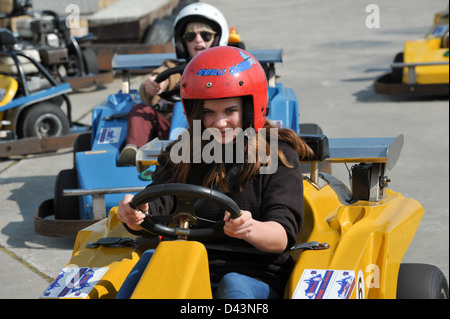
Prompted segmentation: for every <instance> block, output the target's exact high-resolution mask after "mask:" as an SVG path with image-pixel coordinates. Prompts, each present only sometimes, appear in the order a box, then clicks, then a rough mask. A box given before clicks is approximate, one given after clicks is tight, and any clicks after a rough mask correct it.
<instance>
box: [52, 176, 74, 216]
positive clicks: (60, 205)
mask: <svg viewBox="0 0 450 319" xmlns="http://www.w3.org/2000/svg"><path fill="white" fill-rule="evenodd" d="M75 188H78V182H77V176H76V172H75V170H74V169H66V170H62V171H60V172H59V174H58V176H56V182H55V194H54V195H55V199H54V202H53V205H54V206H53V209H54V212H55V219H66V220H74V219H75V220H78V219H80V203H79V199H78V196H63V190H65V189H75Z"/></svg>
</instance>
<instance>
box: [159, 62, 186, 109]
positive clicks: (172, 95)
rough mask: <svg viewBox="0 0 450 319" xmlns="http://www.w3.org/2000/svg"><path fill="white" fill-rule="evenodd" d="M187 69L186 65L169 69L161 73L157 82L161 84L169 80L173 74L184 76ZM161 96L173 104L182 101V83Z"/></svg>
mask: <svg viewBox="0 0 450 319" xmlns="http://www.w3.org/2000/svg"><path fill="white" fill-rule="evenodd" d="M185 68H186V65H185V64H182V65H179V66H176V67H174V68H170V69H167V70H165V71H163V72H161V73H160V74H158V76H157V77H156V79H155V82H156V83H161V82H163V81H165V80H167V79H168V78H169V77H170V76H171V75H173V74H183V71H184V69H185ZM159 96H160V97H161V98H163V99H164V100H166V101H169V102H173V103H176V102H179V101H181V97H180V83H178V84H177V85H175V87H174V88H173V89H172V90H165V91H163V92H162V93H161V94H159Z"/></svg>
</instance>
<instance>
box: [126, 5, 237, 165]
mask: <svg viewBox="0 0 450 319" xmlns="http://www.w3.org/2000/svg"><path fill="white" fill-rule="evenodd" d="M228 36H229V31H228V24H227V21H226V19H225V17H224V16H223V14H222V13H221V12H220V11H219V10H218V9H217V8H215V7H214V6H212V5H209V4H207V3H193V4H190V5H188V6H186V7H184V8H183V9H182V10H181V11H180V13H179V14H178V16H177V17H176V19H175V23H174V39H173V43H174V48H175V52H176V56H177V58H178V59H180V60H181V59H185V60H186V62H180V61H178V60H170V59H168V60H166V61H164V63H163V64H162V65H161V66H160V67H159V68H157V69H156V70H154V71H153V72H152V73H151V74H150V75H149V77H148V78H147V79H146V80H145V81H144V82H143V83H142V84H141V86H140V88H139V94H140V97H141V100H142V104H136V105H135V106H133V108H132V109H131V110H130V112H129V114H128V121H127V138H126V146H125V147H124V149H123V150H122V152H121V153H120V156H119V160H118V165H119V166H123V165H133V166H134V165H135V158H136V152H137V149H138V148H139V147H141V146H142V145H144V144H146V143H147V142H149V141H151V140H152V139H153V138H156V137H158V138H159V139H165V140H167V139H168V138H169V132H170V119H171V116H172V110H173V102H169V101H166V100H164V99H161V97H159V94H161V92H163V91H165V90H172V89H174V88H175V87H176V86H177V85H178V84H179V82H180V80H181V74H173V75H171V76H170V77H169V78H168V79H167V80H165V81H163V82H161V83H157V82H155V79H156V77H157V75H158V74H160V73H161V72H163V71H165V70H167V69H170V68H174V67H176V66H179V65H181V64H185V63H187V62H189V61H190V60H191V59H192V58H193V57H195V56H196V55H197V54H199V53H200V52H202V51H204V50H206V49H209V48H211V47H215V46H225V45H227V44H228Z"/></svg>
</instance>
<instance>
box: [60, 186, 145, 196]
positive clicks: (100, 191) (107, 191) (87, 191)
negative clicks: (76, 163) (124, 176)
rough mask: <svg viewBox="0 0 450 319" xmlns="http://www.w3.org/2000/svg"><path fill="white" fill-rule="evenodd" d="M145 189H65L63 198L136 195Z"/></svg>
mask: <svg viewBox="0 0 450 319" xmlns="http://www.w3.org/2000/svg"><path fill="white" fill-rule="evenodd" d="M144 188H145V187H144V186H142V187H115V188H95V189H65V190H64V191H63V196H84V195H102V194H116V193H136V192H140V191H141V190H143V189H144Z"/></svg>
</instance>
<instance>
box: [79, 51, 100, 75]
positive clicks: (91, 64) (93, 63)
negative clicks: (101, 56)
mask: <svg viewBox="0 0 450 319" xmlns="http://www.w3.org/2000/svg"><path fill="white" fill-rule="evenodd" d="M81 52H82V53H83V62H84V69H85V72H86V74H91V73H92V74H98V73H99V72H100V71H99V67H98V59H97V55H96V54H95V52H94V50H92V49H91V48H85V47H83V48H81Z"/></svg>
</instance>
